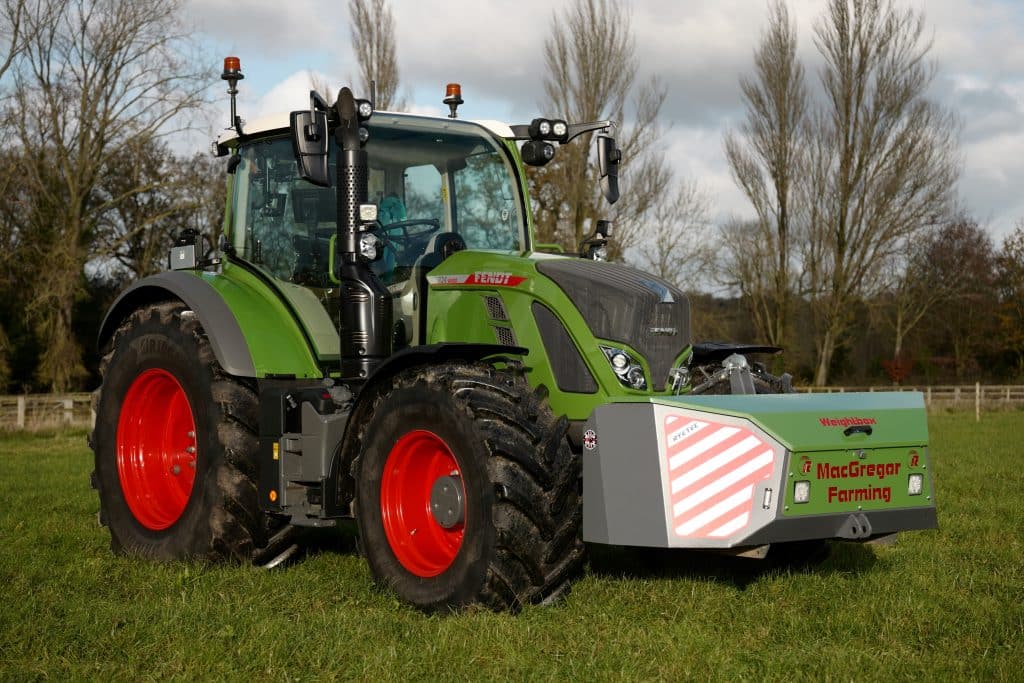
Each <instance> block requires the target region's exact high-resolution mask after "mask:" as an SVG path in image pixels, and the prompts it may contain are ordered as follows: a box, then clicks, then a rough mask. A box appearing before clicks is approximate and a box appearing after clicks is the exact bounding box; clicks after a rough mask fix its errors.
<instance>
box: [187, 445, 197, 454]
mask: <svg viewBox="0 0 1024 683" xmlns="http://www.w3.org/2000/svg"><path fill="white" fill-rule="evenodd" d="M185 452H186V453H195V452H196V447H195V446H189V447H188V448H186V449H185Z"/></svg>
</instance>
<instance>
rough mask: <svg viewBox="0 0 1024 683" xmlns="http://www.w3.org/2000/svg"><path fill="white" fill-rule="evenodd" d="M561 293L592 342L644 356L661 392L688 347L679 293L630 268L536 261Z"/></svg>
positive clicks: (685, 305) (685, 303) (686, 313)
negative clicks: (594, 339)
mask: <svg viewBox="0 0 1024 683" xmlns="http://www.w3.org/2000/svg"><path fill="white" fill-rule="evenodd" d="M537 270H538V271H539V272H540V273H541V274H543V275H544V276H546V277H548V278H550V279H551V280H552V281H553V282H554V283H555V284H556V285H558V287H559V288H560V289H561V290H562V291H563V292H565V294H566V296H568V297H569V299H570V300H571V301H572V303H573V305H575V306H576V308H577V309H578V310H579V312H580V314H581V315H582V316H583V319H584V320H585V321H586V323H587V325H588V326H589V327H590V331H591V332H592V333H593V335H594V336H595V337H598V338H600V339H607V340H609V341H616V342H620V343H622V344H626V345H628V346H630V347H632V348H633V349H635V350H636V351H637V352H638V353H640V354H641V355H643V357H644V359H645V360H646V361H647V364H648V366H649V367H650V370H651V378H650V379H651V384H652V388H653V389H654V390H655V391H661V390H662V389H664V387H665V382H666V380H667V379H668V371H669V369H670V368H671V367H672V362H673V361H674V360H675V359H676V358H677V357H678V356H679V354H680V353H682V351H683V349H685V348H686V347H687V346H689V344H690V303H689V300H688V299H687V298H686V295H685V294H683V293H682V292H681V291H680V290H679V289H678V288H676V287H673V286H672V285H671V284H669V283H668V282H665V281H664V280H662V279H660V278H657V277H655V276H653V275H650V274H649V273H645V272H643V271H640V270H636V269H634V268H629V267H627V266H622V265H619V264H616V263H603V262H597V261H588V260H585V259H552V260H543V261H538V262H537Z"/></svg>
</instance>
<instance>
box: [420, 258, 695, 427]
mask: <svg viewBox="0 0 1024 683" xmlns="http://www.w3.org/2000/svg"><path fill="white" fill-rule="evenodd" d="M539 258H553V257H551V256H548V255H540V254H533V255H528V256H523V255H515V254H502V253H489V252H474V251H460V252H457V253H455V254H453V255H452V256H450V257H449V258H448V259H446V260H445V261H444V262H443V263H441V265H440V266H438V267H437V268H435V269H434V270H432V271H431V272H430V285H429V298H428V303H427V343H431V344H433V343H439V342H477V343H484V344H498V343H501V341H500V338H499V337H498V336H497V333H496V331H495V327H496V326H500V327H506V328H510V329H511V330H512V332H513V333H514V335H515V342H516V345H517V346H522V347H525V348H527V349H529V353H528V354H527V355H526V357H525V358H524V364H525V365H526V368H527V379H528V381H529V383H530V385H531V386H534V387H537V386H541V385H543V386H544V387H546V388H547V389H548V392H549V395H548V399H549V402H550V403H551V407H552V409H553V410H554V412H555V414H562V415H565V416H566V417H567V418H569V419H570V420H585V419H587V418H588V417H590V413H591V412H593V410H594V408H595V407H596V406H598V405H600V404H602V403H607V402H608V401H610V400H619V399H620V398H629V397H634V398H636V399H641V400H642V398H643V397H649V396H651V392H648V391H636V390H633V389H630V388H627V387H625V386H623V385H622V384H621V383H620V382H619V380H618V378H617V377H616V376H615V373H614V372H613V371H612V369H611V366H610V365H609V364H608V360H607V358H605V355H604V353H603V352H602V351H601V349H600V348H599V344H602V343H603V344H605V345H611V346H616V347H619V348H623V349H625V350H626V351H628V352H630V353H631V354H632V355H633V356H634V357H635V358H637V359H638V360H640V362H641V364H642V365H643V366H644V371H645V372H646V373H647V374H648V375H649V374H650V369H649V368H648V367H647V365H646V361H645V360H644V359H643V358H642V356H641V355H640V354H639V353H637V352H636V351H635V350H633V349H631V348H630V347H629V346H627V345H624V344H622V343H621V342H609V341H602V340H599V339H597V338H596V337H594V336H593V335H592V334H591V332H590V329H589V327H588V326H587V324H586V322H585V321H584V319H583V316H582V315H581V314H580V312H579V311H578V310H577V309H576V307H575V306H574V305H573V304H572V302H571V301H570V300H569V297H568V296H566V294H565V292H563V291H562V289H561V288H560V287H558V285H556V284H555V283H554V282H552V281H551V280H550V279H548V278H547V277H545V276H544V275H542V274H541V273H539V272H538V271H537V266H536V259H539ZM467 276H469V279H468V280H467ZM475 276H479V277H475ZM480 280H482V281H484V282H483V283H481V284H473V282H476V281H480ZM486 295H490V296H499V297H500V298H501V299H502V301H503V302H504V304H505V308H506V310H507V311H508V315H509V318H510V322H500V321H495V320H492V319H491V318H490V317H489V314H488V310H487V307H486V305H485V303H484V296H486ZM534 301H538V302H540V303H542V304H544V305H545V306H547V307H548V308H549V309H550V310H551V311H552V312H553V313H554V314H555V316H556V317H558V319H559V320H560V321H561V323H562V324H563V325H564V326H565V329H566V331H568V333H569V336H570V337H571V339H572V341H573V342H574V343H575V345H576V348H577V349H578V350H579V351H580V354H581V356H582V358H583V360H584V362H585V364H586V365H587V368H588V369H589V370H590V373H591V375H592V376H593V378H594V380H595V382H596V384H597V387H598V388H597V391H596V392H594V393H590V394H584V393H576V392H565V391H561V390H560V389H559V388H558V384H557V382H556V381H555V377H554V374H553V372H552V369H551V363H550V362H549V360H548V357H547V353H546V351H545V349H544V343H543V341H542V339H541V335H540V330H539V329H538V327H537V323H536V321H535V320H534V316H533V311H532V305H533V302H534ZM688 352H689V349H687V350H686V351H685V352H684V353H683V354H681V355H680V359H682V358H684V357H685V354H686V353H688ZM680 359H677V364H678V362H679V360H680Z"/></svg>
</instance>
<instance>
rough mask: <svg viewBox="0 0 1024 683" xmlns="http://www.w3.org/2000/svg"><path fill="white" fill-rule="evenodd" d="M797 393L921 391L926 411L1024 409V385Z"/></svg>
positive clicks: (810, 389)
mask: <svg viewBox="0 0 1024 683" xmlns="http://www.w3.org/2000/svg"><path fill="white" fill-rule="evenodd" d="M797 391H802V392H808V393H819V394H822V393H823V394H832V393H843V392H853V391H869V392H873V391H920V392H921V393H922V394H924V402H925V405H927V406H928V407H929V408H938V409H940V408H961V409H965V410H966V409H975V408H976V409H980V410H999V409H1000V408H1018V407H1024V385H1021V384H988V385H986V384H980V383H975V384H964V385H952V384H951V385H942V386H898V387H897V386H876V387H797Z"/></svg>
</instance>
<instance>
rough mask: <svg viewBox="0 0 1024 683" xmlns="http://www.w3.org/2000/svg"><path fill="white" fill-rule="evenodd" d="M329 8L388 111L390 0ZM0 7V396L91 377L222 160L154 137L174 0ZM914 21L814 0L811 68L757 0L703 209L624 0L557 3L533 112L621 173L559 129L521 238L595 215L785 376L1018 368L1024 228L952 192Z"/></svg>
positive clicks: (218, 179) (185, 81) (564, 237)
mask: <svg viewBox="0 0 1024 683" xmlns="http://www.w3.org/2000/svg"><path fill="white" fill-rule="evenodd" d="M348 7H349V15H350V20H351V21H350V30H351V32H352V35H353V45H355V46H356V48H357V49H355V57H356V63H357V65H358V75H357V79H358V80H359V81H360V82H359V84H358V85H359V87H362V88H363V90H367V89H368V87H369V81H370V80H371V79H373V80H375V81H376V85H377V89H376V92H377V98H378V104H380V105H381V106H382V107H384V108H392V109H402V108H404V106H405V98H403V97H402V96H401V94H400V93H401V80H400V77H399V76H400V72H399V66H398V65H399V60H398V55H399V50H398V46H396V44H395V38H394V27H395V20H394V17H393V14H392V12H391V10H390V8H389V7H388V5H387V3H386V0H349V3H348ZM0 12H2V15H3V16H2V17H0V22H2V24H0V49H3V50H4V51H3V52H0V88H2V90H0V96H2V103H3V109H2V117H0V139H2V141H3V145H2V149H0V190H2V192H0V239H2V244H0V300H2V301H3V302H4V305H3V307H2V308H0V392H2V391H4V388H5V387H6V391H15V392H20V391H29V390H56V391H64V390H70V389H82V388H91V386H93V384H94V383H95V380H96V368H97V364H98V362H99V359H98V358H96V356H95V352H94V351H93V347H94V340H95V334H96V331H97V328H98V325H99V322H100V320H101V317H102V314H103V312H104V311H105V310H106V308H107V306H108V305H109V304H110V303H111V302H112V300H113V298H114V297H115V296H116V294H117V292H118V291H119V290H120V289H122V288H123V287H124V286H126V285H127V284H129V283H131V282H132V281H134V280H136V279H138V278H141V277H145V276H146V275H149V274H152V273H153V272H156V271H158V270H160V269H162V268H163V267H164V263H165V260H166V252H167V249H168V247H169V246H170V245H171V243H172V242H173V240H174V237H175V236H176V235H177V234H178V233H179V232H180V231H181V230H182V229H184V228H186V227H190V228H193V229H196V230H198V231H199V232H200V233H202V234H203V235H204V236H205V237H206V239H207V243H208V244H209V245H210V246H211V248H212V247H213V246H214V245H216V243H217V238H218V236H219V232H220V229H221V221H222V215H223V206H224V168H223V164H222V163H221V162H222V160H217V159H216V158H214V157H212V156H210V155H209V154H196V155H194V156H193V155H186V156H182V155H180V154H176V153H174V152H173V151H172V147H171V144H170V143H171V141H172V140H173V139H174V136H175V135H178V134H180V133H181V132H182V131H183V130H184V129H186V128H188V127H189V126H190V125H191V124H192V121H193V120H194V119H195V117H196V116H198V115H199V114H200V113H201V112H202V111H203V110H204V107H206V106H208V104H209V103H208V102H206V101H205V100H204V93H205V92H206V88H207V86H208V85H209V84H210V82H212V80H213V79H214V78H215V74H214V73H213V72H212V70H211V69H210V68H209V67H208V66H205V65H203V64H202V63H201V61H200V60H198V59H197V58H196V57H195V54H196V50H195V45H194V44H193V43H192V41H191V39H190V37H189V35H188V33H187V32H186V31H185V30H184V29H183V25H182V23H181V20H182V17H183V14H182V13H183V7H182V3H181V2H180V0H157V1H155V2H151V3H144V4H143V3H128V2H124V1H123V0H34V1H33V0H0ZM925 28H926V24H925V21H924V16H923V15H922V14H921V13H919V12H915V11H910V10H902V9H899V8H897V7H896V6H894V5H893V4H892V3H891V2H886V1H883V0H830V1H829V2H828V3H827V5H826V9H825V11H824V12H823V14H822V16H821V17H819V19H818V21H817V23H816V24H815V29H814V35H813V38H812V40H813V42H814V45H815V47H816V48H817V50H818V52H819V53H820V55H821V57H822V63H823V66H822V67H821V68H820V73H818V74H816V78H811V77H809V76H808V74H807V73H806V70H805V68H804V67H803V65H802V64H801V63H800V61H799V59H798V58H797V45H798V42H797V41H798V36H797V34H796V29H795V26H794V24H793V22H792V21H791V20H790V17H789V14H788V9H787V7H786V5H785V3H783V2H776V3H774V4H773V5H771V7H770V12H769V20H768V23H767V25H766V27H765V29H764V32H763V35H762V38H761V40H760V42H759V44H758V45H757V46H756V47H755V49H754V54H753V68H752V70H751V71H750V73H748V74H745V75H743V76H742V77H741V78H740V88H741V92H742V97H743V103H744V106H745V110H746V118H745V119H744V120H743V121H742V122H741V123H740V124H739V125H738V126H736V127H735V129H733V130H731V131H729V132H728V133H727V135H726V138H725V140H724V150H725V155H726V158H727V160H728V162H729V165H730V168H731V170H732V173H733V177H734V179H735V180H736V183H737V185H738V186H739V187H740V188H741V189H742V190H743V192H744V194H745V195H746V196H747V198H748V199H749V202H750V207H751V208H752V214H753V215H754V218H753V219H752V220H731V221H727V222H726V224H724V225H713V224H712V221H711V219H710V215H711V198H710V197H709V195H708V193H707V192H706V191H705V190H704V189H703V188H702V187H701V185H700V183H699V180H697V179H691V178H682V177H678V176H677V174H676V173H675V171H674V170H673V168H672V165H671V164H670V163H669V161H668V159H667V156H666V151H665V132H666V130H665V127H664V124H663V116H662V112H661V110H662V105H663V103H664V101H665V97H666V94H667V90H666V86H665V84H664V83H663V82H661V81H660V80H659V79H658V78H657V77H654V76H651V77H647V78H643V77H641V69H640V63H639V59H638V56H637V49H636V39H635V37H634V35H633V33H632V30H631V26H630V16H629V12H628V9H627V7H626V5H624V4H623V2H622V1H621V0H573V2H571V3H569V5H568V6H567V7H565V8H564V9H562V10H559V11H555V12H554V13H553V14H552V16H551V21H550V25H549V28H548V32H547V36H546V38H545V41H544V52H543V54H544V65H545V66H544V68H545V75H544V89H545V94H546V99H545V102H544V104H543V108H544V109H545V111H542V112H540V113H541V114H543V115H549V116H558V117H564V118H567V119H569V120H573V121H593V120H600V119H612V120H614V121H616V122H617V124H618V125H617V130H616V136H617V138H618V140H619V143H620V146H621V147H622V148H623V150H624V164H623V168H622V176H621V182H622V186H623V193H622V199H621V200H620V201H619V202H618V203H617V204H615V205H614V206H611V207H609V206H608V205H607V204H606V203H604V201H603V199H602V198H601V197H600V195H599V193H598V190H597V188H598V183H597V179H596V177H595V165H594V160H593V150H592V145H590V144H589V140H581V141H578V142H576V143H574V144H572V145H568V146H566V147H565V148H563V149H561V150H560V151H559V153H558V154H557V155H556V158H555V160H554V161H553V162H551V163H550V164H549V165H547V166H545V167H542V168H539V169H532V168H531V169H529V171H528V173H529V177H528V180H529V184H530V186H531V195H532V197H533V204H534V213H535V216H536V219H537V229H538V239H539V241H540V242H544V243H549V244H552V245H558V247H559V248H561V249H563V250H565V251H568V252H572V251H575V250H576V248H577V245H578V244H579V242H580V241H581V240H582V239H583V238H584V237H585V236H586V234H587V233H589V231H590V230H592V228H593V226H594V224H595V222H596V220H597V219H599V218H610V219H612V220H613V221H614V224H615V232H614V235H613V238H614V241H613V242H612V257H613V258H615V259H618V260H623V261H626V262H629V263H632V264H634V265H638V266H640V267H642V268H645V269H647V270H650V271H651V272H654V273H655V274H658V275H660V276H662V277H665V278H667V279H670V280H672V281H674V282H676V283H677V284H679V285H680V286H681V287H683V288H684V289H686V290H688V291H691V292H693V310H694V323H695V324H694V330H695V335H696V336H697V337H698V338H702V339H711V338H717V339H734V340H738V341H758V342H767V343H772V344H777V345H780V346H783V347H785V348H786V349H787V353H786V355H785V359H784V361H782V364H783V365H784V366H785V367H786V369H788V370H789V371H791V372H794V371H795V373H796V374H797V375H798V378H800V379H803V380H804V381H814V382H817V383H825V382H828V381H834V380H838V381H853V382H858V383H859V382H867V381H879V380H882V381H885V380H886V379H888V380H892V381H896V382H900V381H916V380H928V381H948V380H953V379H958V380H961V381H964V380H967V379H974V378H976V377H985V378H991V379H996V378H1016V379H1020V378H1022V377H1024V310H1022V308H1024V227H1021V226H1018V227H1017V228H1016V230H1015V231H1013V232H1012V233H1011V234H1010V235H1009V236H1008V237H1007V238H1006V239H1005V240H1004V241H1003V242H1002V243H1001V244H995V243H993V242H992V240H991V238H990V237H989V236H988V233H987V232H986V231H985V230H984V229H983V228H982V227H981V226H979V225H978V224H977V223H976V222H975V221H974V220H973V219H972V218H971V217H970V215H969V214H968V213H967V212H965V210H964V209H963V208H962V207H958V206H957V203H956V201H955V196H954V187H955V182H956V179H957V175H958V172H959V166H958V147H957V145H958V141H957V134H958V126H959V123H958V121H957V118H956V116H955V114H954V113H953V112H950V111H947V110H944V109H943V108H941V107H940V106H939V105H937V104H936V103H934V102H932V101H930V100H929V99H928V97H927V88H928V86H929V84H930V83H931V82H932V79H933V78H934V76H935V74H936V69H937V67H936V65H935V64H934V63H933V62H931V61H929V58H928V52H929V45H928V43H927V41H926V40H925V39H924V36H925ZM357 37H358V40H356V39H355V38H357ZM318 86H319V87H320V88H321V89H323V84H318ZM709 292H715V293H714V294H710V293H709Z"/></svg>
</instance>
